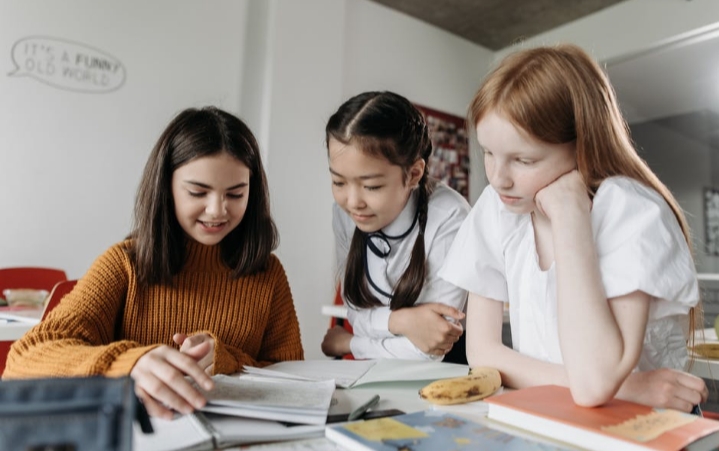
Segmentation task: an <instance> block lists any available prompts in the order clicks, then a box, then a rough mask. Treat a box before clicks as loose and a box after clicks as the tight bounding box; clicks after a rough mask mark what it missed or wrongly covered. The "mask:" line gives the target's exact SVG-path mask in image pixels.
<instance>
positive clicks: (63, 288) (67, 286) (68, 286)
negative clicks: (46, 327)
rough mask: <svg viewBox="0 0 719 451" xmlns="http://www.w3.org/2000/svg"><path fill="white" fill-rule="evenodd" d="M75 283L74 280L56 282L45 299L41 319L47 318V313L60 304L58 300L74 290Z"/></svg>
mask: <svg viewBox="0 0 719 451" xmlns="http://www.w3.org/2000/svg"><path fill="white" fill-rule="evenodd" d="M76 283H77V280H76V279H73V280H64V281H62V282H58V283H56V284H55V286H54V287H53V289H52V291H51V292H50V294H49V295H48V297H47V303H46V304H45V310H44V311H43V312H42V319H45V318H47V315H48V313H50V311H51V310H52V309H54V308H55V307H57V305H58V304H59V303H60V300H61V299H62V298H63V296H65V295H66V294H68V293H69V292H71V291H72V289H73V288H75V284H76Z"/></svg>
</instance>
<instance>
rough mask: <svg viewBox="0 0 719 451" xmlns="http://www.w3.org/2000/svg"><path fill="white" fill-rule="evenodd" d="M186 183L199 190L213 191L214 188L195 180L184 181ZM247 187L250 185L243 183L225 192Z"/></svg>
mask: <svg viewBox="0 0 719 451" xmlns="http://www.w3.org/2000/svg"><path fill="white" fill-rule="evenodd" d="M184 182H185V183H189V184H190V185H195V186H197V187H199V188H204V189H212V187H211V186H210V185H208V184H206V183H201V182H195V181H194V180H184ZM247 185H248V184H247V182H242V183H239V184H237V185H234V186H231V187H229V188H227V189H226V190H225V191H232V190H235V189H239V188H244V187H246V186H247Z"/></svg>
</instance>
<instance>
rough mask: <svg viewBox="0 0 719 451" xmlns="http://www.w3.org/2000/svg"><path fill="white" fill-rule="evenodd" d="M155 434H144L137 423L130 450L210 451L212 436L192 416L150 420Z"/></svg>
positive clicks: (134, 425) (134, 426) (135, 423)
mask: <svg viewBox="0 0 719 451" xmlns="http://www.w3.org/2000/svg"><path fill="white" fill-rule="evenodd" d="M150 421H151V422H152V428H153V429H154V431H155V432H153V433H151V434H145V433H143V432H142V429H140V425H139V424H138V423H137V422H134V424H133V428H134V429H133V434H132V441H133V447H132V449H133V450H135V451H195V450H211V449H212V448H213V443H212V435H211V434H210V432H209V431H207V430H205V429H204V427H203V426H202V423H201V422H200V421H199V420H197V418H195V416H194V415H182V416H177V417H175V419H174V420H163V419H161V418H155V417H152V418H150Z"/></svg>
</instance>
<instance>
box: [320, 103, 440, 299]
mask: <svg viewBox="0 0 719 451" xmlns="http://www.w3.org/2000/svg"><path fill="white" fill-rule="evenodd" d="M325 138H326V141H327V143H328V145H329V141H330V138H332V139H335V140H337V141H339V142H341V143H343V144H352V145H354V146H356V147H357V148H358V149H361V150H362V152H364V153H366V154H367V155H371V156H374V157H382V158H385V159H386V160H387V161H388V162H389V163H390V164H393V165H396V166H399V167H401V168H402V170H403V171H404V173H405V177H406V178H407V177H409V170H410V168H411V167H412V165H413V164H414V163H415V162H416V161H417V160H418V159H422V160H424V162H425V167H424V174H422V178H421V179H420V181H419V187H418V191H419V192H418V200H417V209H418V212H417V214H418V222H419V235H418V236H417V239H416V241H415V243H414V247H413V248H412V256H411V258H410V261H409V265H408V266H407V269H406V270H405V272H404V274H402V276H401V277H400V279H399V280H398V281H397V285H396V286H395V287H394V291H393V294H392V300H391V301H390V309H391V310H397V309H400V308H402V307H409V306H412V305H414V303H415V301H416V300H417V297H419V294H420V292H421V291H422V287H423V286H424V281H425V278H426V276H427V262H426V259H425V249H424V229H425V227H426V225H427V204H428V203H429V197H430V195H431V194H432V189H433V187H434V184H433V183H432V182H431V181H430V180H429V179H428V169H427V163H428V160H429V157H430V155H431V153H432V142H431V141H430V138H429V131H428V129H427V123H426V122H425V120H424V116H422V113H420V111H419V110H418V109H417V108H415V107H414V105H412V103H410V101H409V100H407V99H406V98H404V97H402V96H400V95H398V94H395V93H393V92H387V91H385V92H365V93H362V94H359V95H357V96H355V97H352V98H351V99H349V100H347V101H346V102H345V103H343V104H342V106H340V107H339V109H338V110H337V111H336V112H335V113H334V114H333V115H332V116H331V117H330V119H329V121H328V122H327V127H326V128H325ZM365 235H366V234H365V233H364V232H362V231H361V230H360V229H358V228H355V231H354V235H353V236H352V243H351V244H350V250H349V254H348V255H347V264H346V268H345V274H344V292H343V294H344V298H345V299H346V300H347V302H349V303H350V304H352V305H354V306H356V307H359V308H366V307H374V306H377V305H382V303H381V302H380V301H379V300H378V299H377V298H376V297H375V296H374V295H373V294H372V292H371V291H370V288H369V286H368V284H367V277H366V274H365V265H364V259H365V252H367V249H366V245H365Z"/></svg>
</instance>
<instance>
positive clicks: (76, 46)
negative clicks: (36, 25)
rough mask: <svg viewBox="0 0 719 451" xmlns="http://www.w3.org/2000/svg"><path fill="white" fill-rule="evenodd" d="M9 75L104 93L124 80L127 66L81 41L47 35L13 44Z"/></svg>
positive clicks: (118, 87) (31, 37)
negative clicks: (12, 66) (11, 68)
mask: <svg viewBox="0 0 719 451" xmlns="http://www.w3.org/2000/svg"><path fill="white" fill-rule="evenodd" d="M11 54H12V61H13V63H14V64H15V70H13V71H12V72H10V73H9V74H8V76H10V77H23V76H25V77H31V78H34V79H36V80H37V81H40V82H42V83H45V84H47V85H50V86H54V87H56V88H60V89H67V90H70V91H77V92H87V93H105V92H112V91H116V90H118V89H120V88H121V87H122V85H123V84H124V83H125V77H126V71H125V66H124V65H123V64H122V62H120V60H118V59H117V58H115V57H114V56H112V55H110V54H108V53H106V52H103V51H102V50H98V49H96V48H94V47H90V46H89V45H86V44H81V43H79V42H73V41H68V40H66V39H60V38H52V37H48V36H30V37H26V38H22V39H20V40H18V41H17V42H15V44H13V46H12V52H11Z"/></svg>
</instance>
